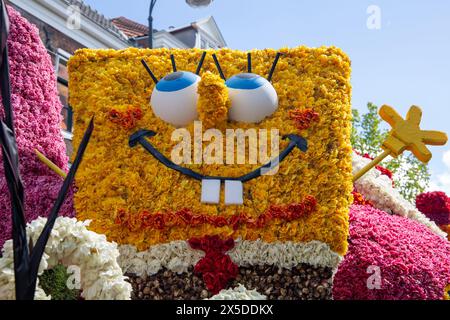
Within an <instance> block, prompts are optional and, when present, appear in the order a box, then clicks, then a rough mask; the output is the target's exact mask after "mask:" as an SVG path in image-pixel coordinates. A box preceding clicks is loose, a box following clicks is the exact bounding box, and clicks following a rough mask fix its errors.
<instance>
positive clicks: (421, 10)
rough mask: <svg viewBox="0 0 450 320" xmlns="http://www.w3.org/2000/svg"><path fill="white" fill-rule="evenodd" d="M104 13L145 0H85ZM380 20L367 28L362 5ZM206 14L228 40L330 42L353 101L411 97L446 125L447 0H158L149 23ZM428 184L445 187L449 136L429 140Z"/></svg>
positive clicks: (129, 13)
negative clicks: (341, 59)
mask: <svg viewBox="0 0 450 320" xmlns="http://www.w3.org/2000/svg"><path fill="white" fill-rule="evenodd" d="M85 2H86V3H88V4H90V5H91V6H92V7H94V8H95V9H97V10H98V11H100V12H101V13H103V14H105V15H106V16H107V17H109V18H113V17H117V16H126V17H127V18H130V19H132V20H135V21H138V22H141V23H144V24H146V23H147V16H148V4H149V2H150V0H133V1H127V2H125V1H123V0H107V1H106V0H85ZM371 5H375V6H377V7H378V8H379V9H380V13H381V20H380V21H381V28H380V29H369V28H368V27H367V20H368V19H369V18H370V16H371V15H370V14H368V13H367V9H368V7H369V6H371ZM210 15H212V16H214V18H215V19H216V21H217V24H218V25H219V28H220V29H221V31H222V34H223V36H224V38H225V40H226V41H227V44H228V46H229V47H230V48H234V49H240V50H247V49H252V48H266V47H270V48H279V47H283V46H289V47H294V46H298V45H307V46H312V47H317V46H321V45H335V46H338V47H340V48H342V49H343V50H344V51H345V52H346V53H347V54H348V55H349V56H350V58H351V60H352V70H353V71H352V85H353V98H352V104H353V107H354V108H358V109H361V110H364V108H365V105H366V103H367V102H369V101H371V102H374V103H375V104H377V105H379V106H381V105H382V104H389V105H391V106H393V107H395V108H397V109H398V110H399V111H400V112H401V113H402V114H405V113H406V111H407V110H408V108H409V107H410V106H411V105H413V104H416V105H418V106H421V107H422V109H423V111H424V118H423V121H422V126H423V128H426V129H435V130H442V131H446V132H447V133H450V1H448V0H430V1H425V0H395V1H392V0H390V1H388V0H372V1H365V0H352V1H351V0H342V1H335V0H334V1H333V0H316V1H305V0H276V1H275V0H215V1H214V2H213V4H212V5H210V6H209V7H207V8H204V9H194V8H191V7H189V6H187V5H186V4H185V1H184V0H158V3H157V5H156V7H155V10H154V27H155V28H156V29H167V28H168V27H169V26H181V25H185V24H188V23H190V22H192V21H195V20H197V19H199V18H203V17H208V16H210ZM432 151H433V153H434V157H433V160H432V161H431V162H430V167H431V170H432V174H433V185H434V186H433V188H435V189H444V190H446V191H447V192H448V193H449V194H450V144H449V145H447V146H445V147H432Z"/></svg>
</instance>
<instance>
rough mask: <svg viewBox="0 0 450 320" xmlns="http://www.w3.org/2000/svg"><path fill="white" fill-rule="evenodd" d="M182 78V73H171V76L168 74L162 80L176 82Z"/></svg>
mask: <svg viewBox="0 0 450 320" xmlns="http://www.w3.org/2000/svg"><path fill="white" fill-rule="evenodd" d="M182 76H183V72H180V71H178V72H173V73H171V74H168V75H167V76H165V77H164V80H166V81H172V80H177V79H180V78H181V77H182Z"/></svg>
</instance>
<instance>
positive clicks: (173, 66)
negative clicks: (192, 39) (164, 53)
mask: <svg viewBox="0 0 450 320" xmlns="http://www.w3.org/2000/svg"><path fill="white" fill-rule="evenodd" d="M170 60H171V61H172V70H173V72H177V64H176V62H175V56H174V55H173V54H171V55H170Z"/></svg>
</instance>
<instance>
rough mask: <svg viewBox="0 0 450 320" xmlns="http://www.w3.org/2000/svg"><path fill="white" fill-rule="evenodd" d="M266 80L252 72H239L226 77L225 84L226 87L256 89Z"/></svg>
mask: <svg viewBox="0 0 450 320" xmlns="http://www.w3.org/2000/svg"><path fill="white" fill-rule="evenodd" d="M266 82H267V80H266V79H264V78H263V77H261V76H259V75H257V74H254V73H241V74H238V75H235V76H232V77H231V78H230V79H228V80H227V81H226V82H225V84H226V85H227V87H228V88H232V89H244V90H245V89H246V90H251V89H257V88H259V87H261V86H263V85H264V84H265V83H266Z"/></svg>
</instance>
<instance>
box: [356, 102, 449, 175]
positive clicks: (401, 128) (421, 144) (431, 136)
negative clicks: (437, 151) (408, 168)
mask: <svg viewBox="0 0 450 320" xmlns="http://www.w3.org/2000/svg"><path fill="white" fill-rule="evenodd" d="M379 114H380V116H381V118H382V119H383V120H385V121H386V122H387V123H389V124H390V126H391V127H392V130H391V131H390V132H389V135H388V137H387V138H386V140H385V141H384V142H383V145H382V146H381V147H382V148H383V150H384V152H383V153H382V154H380V155H379V156H378V157H376V158H375V159H374V160H373V161H372V162H370V163H369V164H367V166H365V167H364V168H363V169H361V170H360V171H359V172H358V173H356V174H355V175H354V176H353V181H356V180H358V179H359V178H361V177H362V176H363V175H365V174H366V173H367V172H368V171H369V170H370V169H372V168H373V167H375V166H376V165H377V164H379V163H380V162H381V161H383V159H385V158H386V157H387V156H389V155H390V156H393V157H398V156H399V155H401V154H402V153H403V152H404V151H405V150H409V151H411V152H412V153H413V154H414V155H415V156H416V158H417V159H419V160H420V161H422V162H423V163H428V162H429V161H430V160H431V157H432V154H431V151H430V150H429V149H428V148H427V145H433V146H442V145H444V144H446V143H447V140H448V137H447V134H446V133H445V132H441V131H429V130H421V129H420V121H421V120H422V110H421V109H420V108H419V107H417V106H412V107H411V108H410V109H409V111H408V113H407V115H406V119H403V118H402V117H401V116H400V115H399V114H398V113H397V111H395V110H394V108H392V107H390V106H387V105H384V106H382V107H381V108H380V111H379Z"/></svg>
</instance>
